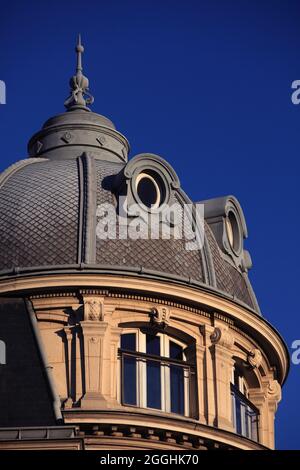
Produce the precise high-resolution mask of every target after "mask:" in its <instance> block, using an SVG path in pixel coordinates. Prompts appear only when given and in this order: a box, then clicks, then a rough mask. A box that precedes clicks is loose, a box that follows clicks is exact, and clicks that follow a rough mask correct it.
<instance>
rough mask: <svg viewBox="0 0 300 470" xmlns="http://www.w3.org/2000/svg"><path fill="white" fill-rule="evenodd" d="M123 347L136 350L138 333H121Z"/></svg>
mask: <svg viewBox="0 0 300 470" xmlns="http://www.w3.org/2000/svg"><path fill="white" fill-rule="evenodd" d="M121 348H122V349H127V351H136V334H135V333H125V334H124V335H121Z"/></svg>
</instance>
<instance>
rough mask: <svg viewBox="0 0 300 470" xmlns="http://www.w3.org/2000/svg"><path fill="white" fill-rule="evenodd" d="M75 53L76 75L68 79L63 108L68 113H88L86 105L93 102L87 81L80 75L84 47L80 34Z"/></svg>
mask: <svg viewBox="0 0 300 470" xmlns="http://www.w3.org/2000/svg"><path fill="white" fill-rule="evenodd" d="M75 52H76V53H77V66H76V75H74V76H73V77H72V78H71V79H70V87H71V90H70V96H69V98H67V99H66V101H65V107H66V108H67V110H68V111H71V110H74V109H85V110H86V111H89V108H88V107H87V105H88V104H92V103H93V102H94V97H93V96H92V95H91V94H90V93H89V80H88V78H87V77H85V76H84V75H83V73H82V54H83V52H84V47H83V45H82V44H81V36H80V34H79V35H78V41H77V45H76V47H75Z"/></svg>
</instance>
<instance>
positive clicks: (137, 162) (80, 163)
mask: <svg viewBox="0 0 300 470" xmlns="http://www.w3.org/2000/svg"><path fill="white" fill-rule="evenodd" d="M70 83H71V95H70V97H69V98H68V100H67V101H66V102H65V106H66V108H67V111H66V112H65V113H62V114H59V115H57V116H54V117H52V118H50V119H48V120H47V121H46V123H45V124H44V125H43V127H42V129H41V130H40V131H39V132H37V133H36V134H35V135H34V136H33V137H32V138H31V139H30V141H29V144H28V153H29V157H28V158H27V159H25V160H21V161H19V162H17V163H16V164H14V165H12V166H11V167H10V168H8V169H7V170H6V171H4V172H3V173H2V175H1V177H0V222H1V223H0V239H1V244H2V247H3V249H2V251H1V253H0V276H1V277H3V276H11V275H16V274H26V273H37V272H40V271H43V272H45V271H47V272H48V273H51V272H54V271H57V270H63V271H68V272H69V271H70V272H71V271H75V272H76V271H78V270H80V271H81V272H82V271H83V270H87V271H95V272H109V273H120V272H122V273H124V275H128V276H133V275H134V276H136V275H138V276H147V277H155V278H159V279H168V280H171V281H172V282H175V283H185V284H189V285H192V286H194V287H195V288H205V289H212V290H214V291H215V292H217V293H219V295H223V296H226V297H229V298H231V299H233V300H234V301H236V302H240V303H242V304H244V305H246V306H247V307H248V308H250V309H252V310H253V311H254V312H256V313H259V307H258V305H257V302H256V299H255V295H254V293H253V291H252V288H251V285H250V282H249V279H248V274H247V272H248V269H249V268H250V267H251V261H250V256H249V254H248V252H247V251H245V250H244V249H243V240H244V238H246V237H247V229H246V223H245V219H244V216H243V212H242V209H241V207H240V205H239V203H238V201H237V200H236V199H235V198H234V197H233V196H228V197H224V198H218V199H213V200H210V201H202V202H201V204H202V206H203V207H204V215H205V223H204V237H202V238H203V240H202V244H201V249H187V248H186V241H185V240H184V239H182V238H176V237H174V236H170V237H169V238H163V237H159V239H156V238H152V237H148V238H143V237H141V238H136V239H130V238H126V239H122V237H116V238H115V239H111V238H109V239H105V240H104V239H101V238H99V237H98V236H97V227H98V223H99V219H101V217H99V212H97V211H98V208H99V206H101V205H102V207H103V205H105V204H108V205H110V206H111V207H113V208H114V212H115V214H116V216H119V215H120V214H119V210H120V207H119V206H118V197H119V196H124V197H128V198H129V201H131V202H130V204H131V203H134V202H137V203H138V204H140V205H143V204H142V200H141V198H142V199H143V198H144V197H146V198H147V197H148V196H149V193H147V191H151V190H152V191H159V194H160V197H164V202H165V203H166V202H168V204H170V203H176V204H177V209H176V210H177V218H178V220H183V219H184V217H185V214H184V210H185V205H188V206H191V205H192V201H191V200H190V199H189V197H188V196H187V195H186V193H184V192H183V190H182V189H181V188H180V183H179V179H178V177H177V175H176V173H175V171H174V169H173V168H172V167H171V166H170V165H169V164H168V163H167V162H166V161H165V160H164V159H162V158H160V157H158V156H155V155H152V154H141V155H138V156H136V157H134V158H132V159H131V160H130V161H129V162H128V152H129V144H128V141H127V139H126V138H125V137H124V136H123V135H122V134H121V133H120V132H118V131H117V130H116V128H115V126H114V124H113V123H112V122H111V121H110V120H109V119H107V118H106V117H104V116H101V115H99V114H96V113H94V112H91V111H90V110H89V108H88V107H87V104H88V103H91V102H92V101H93V99H92V97H91V96H90V95H89V94H88V91H87V90H88V88H87V85H88V81H87V79H86V78H85V77H84V76H83V75H82V73H81V69H80V70H79V71H78V70H77V75H76V76H74V77H73V78H72V79H71V82H70ZM86 95H88V98H86ZM137 185H139V187H140V188H142V191H143V195H141V197H139V195H138V194H137ZM151 188H152V189H151ZM130 204H129V205H130ZM158 205H159V204H158ZM130 210H131V209H130V207H129V212H130ZM192 212H193V209H192ZM145 213H146V214H147V210H146V212H145ZM148 213H149V211H148ZM129 217H131V218H133V219H134V217H132V215H130V214H129ZM191 217H192V218H193V215H192V216H191ZM170 225H171V226H172V225H173V226H174V224H172V223H170ZM175 225H176V224H175ZM174 230H175V229H174ZM116 231H117V232H119V231H120V219H119V218H118V217H116Z"/></svg>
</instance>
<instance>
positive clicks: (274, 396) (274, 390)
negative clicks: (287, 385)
mask: <svg viewBox="0 0 300 470" xmlns="http://www.w3.org/2000/svg"><path fill="white" fill-rule="evenodd" d="M267 397H268V398H269V399H271V400H274V401H276V402H279V401H280V400H281V386H280V385H279V383H278V381H277V380H270V381H269V383H268V386H267Z"/></svg>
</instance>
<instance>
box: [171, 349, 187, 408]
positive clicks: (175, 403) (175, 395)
mask: <svg viewBox="0 0 300 470" xmlns="http://www.w3.org/2000/svg"><path fill="white" fill-rule="evenodd" d="M170 358H171V359H177V360H180V361H182V360H183V351H182V347H181V346H179V345H178V344H176V343H173V341H170ZM170 376H171V377H170V381H171V411H172V413H179V414H184V369H183V368H182V367H179V366H175V365H172V366H170Z"/></svg>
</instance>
